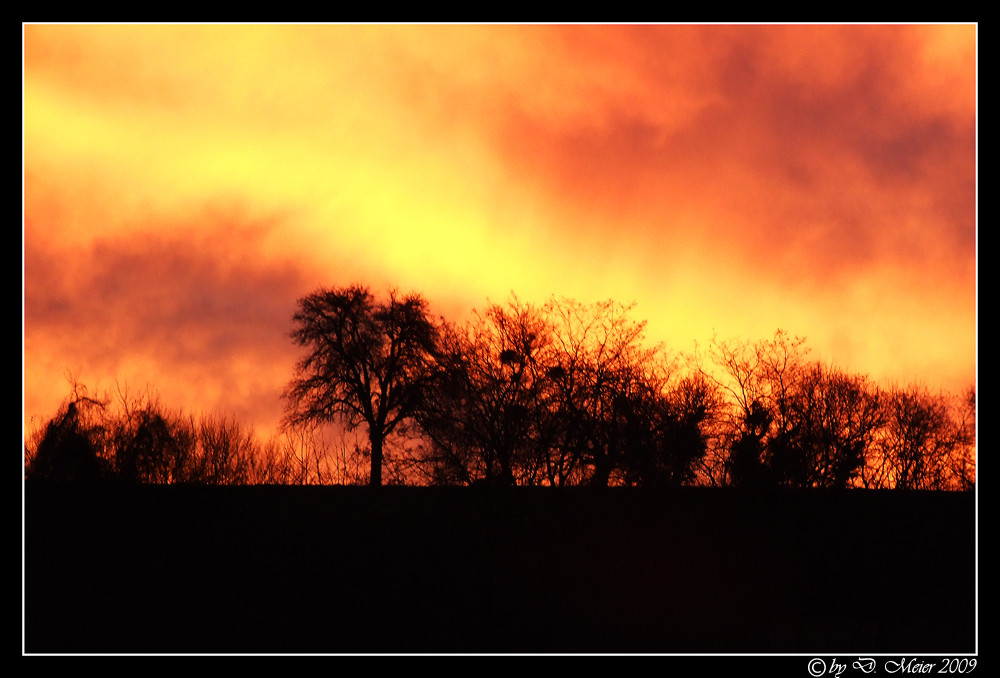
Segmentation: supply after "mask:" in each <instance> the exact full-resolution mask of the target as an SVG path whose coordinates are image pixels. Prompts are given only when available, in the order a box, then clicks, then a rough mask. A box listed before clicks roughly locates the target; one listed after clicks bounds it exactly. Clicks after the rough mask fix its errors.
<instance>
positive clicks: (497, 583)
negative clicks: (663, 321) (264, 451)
mask: <svg viewBox="0 0 1000 678" xmlns="http://www.w3.org/2000/svg"><path fill="white" fill-rule="evenodd" d="M974 524H975V498H974V495H972V494H970V493H923V492H896V493H893V492H867V491H860V490H853V491H841V492H822V491H798V492H784V493H770V494H749V493H741V492H736V491H733V490H719V489H705V488H686V489H683V490H679V491H673V492H670V493H659V494H647V493H643V492H641V491H636V490H605V491H600V492H593V491H588V490H583V489H575V490H572V491H555V490H552V489H538V490H527V489H524V490H520V489H519V490H507V491H499V492H498V491H495V490H492V491H491V490H474V489H468V488H447V489H437V488H435V489H430V488H381V489H379V490H376V491H373V490H371V489H368V488H345V487H206V486H191V487H181V486H163V487H157V486H146V487H133V486H108V487H103V486H102V487H51V486H29V487H27V488H26V490H25V563H24V572H25V582H24V591H25V622H24V623H25V650H26V651H27V652H30V653H34V652H57V653H62V652H157V653H159V652H213V653H215V652H238V653H248V652H254V653H256V652H268V653H270V652H321V653H353V652H395V653H404V652H406V653H409V652H448V653H451V652H588V653H589V652H602V653H603V652H655V653H691V652H726V653H756V652H768V653H797V652H809V653H847V652H851V653H876V652H893V653H911V654H918V653H922V654H927V653H971V652H974V651H975V650H976V647H975V599H976V592H975V588H974V586H975V567H976V560H975V532H974Z"/></svg>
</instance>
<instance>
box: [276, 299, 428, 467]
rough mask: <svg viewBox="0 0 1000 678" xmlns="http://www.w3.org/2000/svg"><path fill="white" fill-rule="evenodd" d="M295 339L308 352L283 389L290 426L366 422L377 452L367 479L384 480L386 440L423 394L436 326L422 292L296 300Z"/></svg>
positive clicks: (372, 451) (354, 425) (372, 448)
mask: <svg viewBox="0 0 1000 678" xmlns="http://www.w3.org/2000/svg"><path fill="white" fill-rule="evenodd" d="M298 306H299V309H298V311H297V312H296V313H295V315H294V317H293V322H294V325H295V328H294V330H293V331H292V339H293V340H294V341H295V343H296V344H298V345H300V346H303V347H305V348H306V349H307V351H308V352H307V353H306V355H305V357H303V358H302V359H301V360H300V361H299V362H298V364H297V366H296V373H295V377H294V378H293V380H292V381H291V383H290V384H289V385H288V387H287V389H286V391H285V397H286V398H287V400H288V411H287V414H286V424H289V425H292V426H295V425H300V424H312V423H316V422H339V423H342V424H344V425H345V426H346V427H347V428H348V429H349V430H354V429H356V428H357V427H358V426H361V425H364V426H365V427H366V428H367V432H368V441H369V444H370V450H369V453H370V456H371V474H370V476H369V484H370V485H372V486H379V485H381V484H382V467H383V459H384V448H385V442H386V439H387V438H388V437H389V436H390V435H391V434H392V433H393V432H394V431H397V429H398V428H399V427H400V425H401V424H403V423H404V422H405V421H406V420H407V419H409V418H410V417H411V416H412V415H413V413H414V411H415V410H416V408H417V406H418V404H419V403H420V402H421V401H422V399H423V397H424V396H423V393H424V391H425V389H426V387H427V383H428V380H429V377H430V374H431V366H432V362H433V361H432V358H433V355H434V353H435V350H436V342H437V335H438V330H437V328H436V327H435V325H434V323H433V322H432V321H431V320H430V319H429V318H428V314H427V305H426V302H425V301H424V300H423V299H422V298H421V297H420V296H418V295H409V296H406V297H403V298H398V297H397V295H396V293H395V292H390V293H389V295H388V299H387V300H386V301H378V300H377V299H375V297H374V296H373V295H372V294H371V292H369V290H368V288H366V287H361V286H357V285H355V286H351V287H347V288H341V289H321V290H319V291H317V292H314V293H312V294H310V295H308V296H306V297H303V298H302V299H300V300H299V302H298Z"/></svg>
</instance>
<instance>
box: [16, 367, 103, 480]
mask: <svg viewBox="0 0 1000 678" xmlns="http://www.w3.org/2000/svg"><path fill="white" fill-rule="evenodd" d="M105 407H106V403H105V402H104V401H101V400H99V399H96V398H92V397H89V396H87V394H86V389H84V388H83V387H82V386H80V385H78V384H74V385H73V395H72V397H71V398H70V399H69V400H68V401H67V402H66V403H65V404H64V405H63V406H62V407H61V408H60V411H59V412H58V413H57V414H56V415H55V416H54V417H53V418H52V419H50V420H49V421H48V423H47V424H46V425H45V428H44V432H43V434H42V437H41V440H40V441H39V443H38V447H37V449H35V450H34V451H33V452H31V453H28V454H26V456H27V457H28V464H27V468H26V469H25V476H26V478H27V479H28V480H30V481H42V482H72V483H80V482H94V481H98V480H102V479H105V478H107V477H108V476H109V474H110V469H109V468H108V466H109V465H108V464H107V462H106V460H105V458H104V454H103V452H104V450H103V448H104V440H105V438H106V437H107V436H106V433H107V428H106V426H105V425H104V410H105Z"/></svg>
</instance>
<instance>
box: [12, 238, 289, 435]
mask: <svg viewBox="0 0 1000 678" xmlns="http://www.w3.org/2000/svg"><path fill="white" fill-rule="evenodd" d="M264 235H266V230H265V229H263V228H260V227H256V226H254V225H242V226H239V225H236V224H219V223H207V224H200V225H191V224H188V225H181V226H175V227H173V228H170V229H166V228H164V229H159V230H157V232H156V234H152V233H149V232H143V233H139V234H136V235H135V236H132V237H124V236H123V237H117V238H103V239H100V240H97V241H95V242H94V243H93V244H92V246H91V247H90V248H88V249H83V250H60V249H58V248H57V247H55V246H52V245H46V244H45V243H44V242H39V241H36V240H29V241H28V242H27V243H26V247H25V252H24V256H25V279H24V297H25V299H24V309H25V311H24V315H25V336H26V339H28V340H29V341H28V344H27V347H26V353H27V355H26V362H27V361H30V360H31V359H32V358H33V357H34V351H36V350H37V351H40V352H41V351H44V352H47V353H50V354H51V355H52V356H54V359H55V361H57V362H59V361H62V362H63V363H64V365H65V366H66V368H65V369H68V370H73V369H81V368H82V369H83V370H84V372H85V374H98V375H101V376H102V377H103V378H110V377H111V376H112V375H118V376H121V377H124V376H125V375H122V374H121V372H122V371H123V370H127V369H128V368H127V366H128V365H130V364H133V363H138V364H146V365H152V366H153V368H152V371H153V372H154V373H152V374H139V375H135V374H133V375H130V377H131V378H132V379H138V380H139V381H140V382H141V384H144V383H148V384H150V385H151V386H153V387H155V388H158V389H161V391H162V392H164V393H165V394H166V393H174V394H176V393H185V392H186V393H188V394H189V395H190V399H189V400H188V401H185V402H171V403H169V404H170V405H171V406H172V407H179V408H183V409H191V410H201V409H204V408H206V407H211V406H214V405H216V404H217V403H216V402H215V398H216V397H218V395H219V394H220V393H222V392H225V396H226V398H225V400H226V405H225V406H226V407H234V408H236V409H239V410H246V411H250V410H254V411H255V413H256V414H258V415H260V414H265V415H266V419H267V420H272V421H273V419H274V418H275V416H276V412H277V413H280V403H278V393H279V391H280V388H281V387H282V386H283V382H280V381H279V382H274V381H268V380H269V379H271V380H273V378H274V376H275V374H276V368H277V369H278V370H280V369H281V367H284V368H285V369H286V370H289V371H288V373H287V374H285V375H284V376H283V378H285V379H287V378H290V376H291V373H290V369H291V366H292V365H293V364H294V360H295V352H294V351H295V349H294V347H293V346H292V344H291V342H290V340H289V338H288V333H289V331H290V330H291V315H292V313H293V312H294V307H295V301H296V299H297V298H298V297H299V296H301V295H302V294H303V293H304V291H305V290H306V289H307V288H306V285H305V282H304V276H303V274H302V271H301V270H300V269H299V268H298V267H296V266H295V265H293V264H292V263H290V262H279V263H273V262H270V261H268V260H267V256H266V254H265V253H263V252H261V250H260V246H259V243H260V241H261V239H262V238H263V237H264ZM254 366H256V369H257V370H258V372H257V374H253V370H254ZM278 374H280V372H278ZM50 376H51V375H50ZM141 384H140V385H141ZM262 401H266V402H262ZM244 413H245V412H244Z"/></svg>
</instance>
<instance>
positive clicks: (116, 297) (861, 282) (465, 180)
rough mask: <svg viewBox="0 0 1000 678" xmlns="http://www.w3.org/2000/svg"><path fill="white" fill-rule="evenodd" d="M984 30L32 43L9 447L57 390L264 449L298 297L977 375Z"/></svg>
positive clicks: (76, 30) (51, 30) (563, 28)
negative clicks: (129, 396) (181, 413)
mask: <svg viewBox="0 0 1000 678" xmlns="http://www.w3.org/2000/svg"><path fill="white" fill-rule="evenodd" d="M976 39H977V26H976V25H974V24H966V25H948V26H930V25H848V26H834V25H807V26H798V25H777V26H766V25H694V26H691V25H469V26H462V25H370V26H363V25H183V24H182V25H114V26H104V25H24V26H23V58H24V68H23V114H24V117H23V170H24V175H23V180H24V186H23V188H24V192H23V200H24V201H23V282H24V288H23V292H24V299H23V313H24V315H23V323H24V347H23V349H24V354H23V358H24V362H23V375H24V420H25V423H26V426H28V427H30V426H32V425H33V424H34V423H37V422H39V421H42V420H44V419H47V418H48V417H50V416H52V415H53V414H55V411H56V408H58V406H59V404H60V402H61V401H62V400H63V399H64V398H65V397H66V396H67V395H68V393H69V382H68V380H67V376H68V375H71V376H72V378H74V379H76V380H78V381H79V382H81V383H83V384H86V385H87V386H88V387H89V388H90V389H91V391H94V390H103V389H114V387H115V383H116V382H117V383H121V384H127V386H128V388H129V390H131V391H138V390H142V389H145V388H146V387H147V386H148V387H149V388H151V389H153V390H155V391H156V392H158V393H159V394H160V397H161V399H162V401H163V402H164V404H165V405H166V406H168V407H169V408H174V409H183V410H185V411H186V412H193V413H198V412H206V413H217V412H218V413H223V412H224V413H230V414H234V415H236V416H237V417H238V418H239V419H241V420H242V421H243V422H244V423H246V424H249V425H253V426H254V427H255V429H256V430H257V431H258V432H259V433H260V434H262V435H266V434H268V433H269V432H271V431H272V430H273V428H274V426H275V425H276V424H277V422H278V420H279V419H280V417H281V414H282V408H283V403H282V401H281V398H280V392H281V389H282V388H283V386H284V385H285V384H286V383H287V382H288V380H289V379H290V378H291V376H292V370H293V366H294V363H295V360H296V358H297V357H298V355H299V351H298V349H297V348H296V347H295V346H294V345H293V344H292V343H291V341H290V339H289V332H290V330H291V317H292V313H293V312H294V310H295V303H296V300H297V299H298V298H299V297H301V296H303V295H305V294H307V293H309V292H311V291H313V290H315V289H316V288H318V287H320V286H341V285H348V284H352V283H363V284H367V285H369V286H371V287H372V289H373V290H375V291H381V290H385V289H386V288H388V287H390V286H394V287H398V288H399V289H400V290H401V291H416V292H419V293H421V294H423V295H424V296H425V297H426V298H427V299H428V301H429V303H430V304H431V307H432V309H433V310H434V311H435V313H437V314H439V315H444V316H445V317H446V318H448V319H449V320H464V319H466V318H467V317H469V315H470V312H471V310H472V309H473V308H477V307H479V308H481V307H483V306H484V305H485V304H486V303H487V302H488V301H504V300H505V299H507V298H508V297H509V295H510V293H511V292H512V291H513V292H515V293H516V294H517V295H518V297H519V298H520V299H522V300H524V301H529V302H539V303H540V302H544V301H545V300H546V299H547V298H549V297H551V296H552V295H559V296H568V297H573V298H575V299H577V300H579V301H584V302H591V301H597V300H602V299H608V298H611V299H614V300H616V301H620V302H626V303H630V302H635V304H636V306H635V311H634V314H635V317H636V318H640V319H645V320H647V321H648V323H649V325H648V336H649V341H650V343H653V342H656V341H663V342H664V343H665V345H666V346H668V347H669V348H671V349H673V350H675V351H682V352H692V351H694V349H695V347H696V345H697V346H700V347H704V346H705V345H706V344H707V343H708V342H709V341H710V340H711V339H712V337H713V336H718V337H720V338H723V339H740V340H748V341H756V340H760V339H764V338H767V337H770V336H772V335H773V334H774V332H775V330H776V329H778V328H782V329H785V330H787V331H788V332H789V333H791V334H793V335H798V336H802V337H805V338H806V342H807V345H808V346H810V347H811V349H812V353H811V355H812V356H813V357H815V358H818V359H821V360H825V361H829V362H832V363H835V364H836V365H838V366H840V367H842V368H844V369H846V370H849V371H851V372H853V373H860V374H867V375H869V376H871V377H872V378H873V379H874V380H876V381H877V382H879V383H888V382H897V383H903V384H908V383H924V384H927V385H928V386H930V387H932V388H934V389H938V388H942V389H945V390H949V391H955V392H959V391H961V390H963V389H964V388H965V387H967V386H969V385H971V384H973V383H974V381H975V378H976V365H977V363H976V360H977V349H976V334H977V320H976V319H977V310H976V309H977V307H976V279H977V278H976V276H977V274H976V264H977V256H976V246H977V155H976V154H977V42H976Z"/></svg>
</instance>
